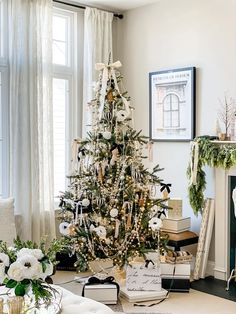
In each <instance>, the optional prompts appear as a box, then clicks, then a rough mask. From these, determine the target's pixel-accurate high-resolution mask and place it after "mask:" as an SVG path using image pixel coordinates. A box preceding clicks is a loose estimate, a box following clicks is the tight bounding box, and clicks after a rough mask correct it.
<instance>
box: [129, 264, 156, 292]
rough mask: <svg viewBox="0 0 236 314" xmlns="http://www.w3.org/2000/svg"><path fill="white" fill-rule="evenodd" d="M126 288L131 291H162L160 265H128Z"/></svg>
mask: <svg viewBox="0 0 236 314" xmlns="http://www.w3.org/2000/svg"><path fill="white" fill-rule="evenodd" d="M126 288H127V290H130V291H131V290H132V291H153V290H155V291H161V270H160V267H159V266H149V267H145V266H144V265H143V264H133V265H132V266H131V265H128V266H127V269H126Z"/></svg>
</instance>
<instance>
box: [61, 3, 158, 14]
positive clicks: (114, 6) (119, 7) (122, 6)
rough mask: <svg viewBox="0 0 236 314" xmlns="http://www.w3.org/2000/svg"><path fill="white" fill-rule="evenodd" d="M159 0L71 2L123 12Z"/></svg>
mask: <svg viewBox="0 0 236 314" xmlns="http://www.w3.org/2000/svg"><path fill="white" fill-rule="evenodd" d="M158 1H160V0H88V1H87V0H73V1H71V2H74V3H79V4H82V5H88V6H94V7H97V8H102V9H107V10H114V11H118V12H121V11H127V10H130V9H134V8H137V7H141V6H144V5H148V4H152V3H155V2H158ZM65 2H66V1H65Z"/></svg>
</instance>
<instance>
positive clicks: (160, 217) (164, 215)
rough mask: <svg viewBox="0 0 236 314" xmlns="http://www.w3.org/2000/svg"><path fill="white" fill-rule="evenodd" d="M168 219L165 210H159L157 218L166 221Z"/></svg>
mask: <svg viewBox="0 0 236 314" xmlns="http://www.w3.org/2000/svg"><path fill="white" fill-rule="evenodd" d="M165 217H166V212H165V209H163V208H162V210H158V212H157V218H159V219H164V218H165Z"/></svg>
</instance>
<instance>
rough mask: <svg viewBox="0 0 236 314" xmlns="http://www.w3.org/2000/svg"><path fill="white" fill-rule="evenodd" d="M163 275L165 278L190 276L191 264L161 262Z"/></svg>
mask: <svg viewBox="0 0 236 314" xmlns="http://www.w3.org/2000/svg"><path fill="white" fill-rule="evenodd" d="M160 265H161V277H162V278H164V277H166V276H173V275H174V276H176V277H178V276H187V277H190V270H191V265H190V263H184V264H182V263H181V264H169V263H161V264H160Z"/></svg>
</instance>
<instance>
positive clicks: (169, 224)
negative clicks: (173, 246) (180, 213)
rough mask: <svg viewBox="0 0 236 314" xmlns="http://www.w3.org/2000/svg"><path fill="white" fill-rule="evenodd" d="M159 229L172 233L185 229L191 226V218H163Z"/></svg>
mask: <svg viewBox="0 0 236 314" xmlns="http://www.w3.org/2000/svg"><path fill="white" fill-rule="evenodd" d="M162 223H163V225H162V228H161V230H163V231H169V232H173V233H179V232H183V231H187V230H189V229H190V226H191V218H190V217H186V218H165V219H163V221H162Z"/></svg>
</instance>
